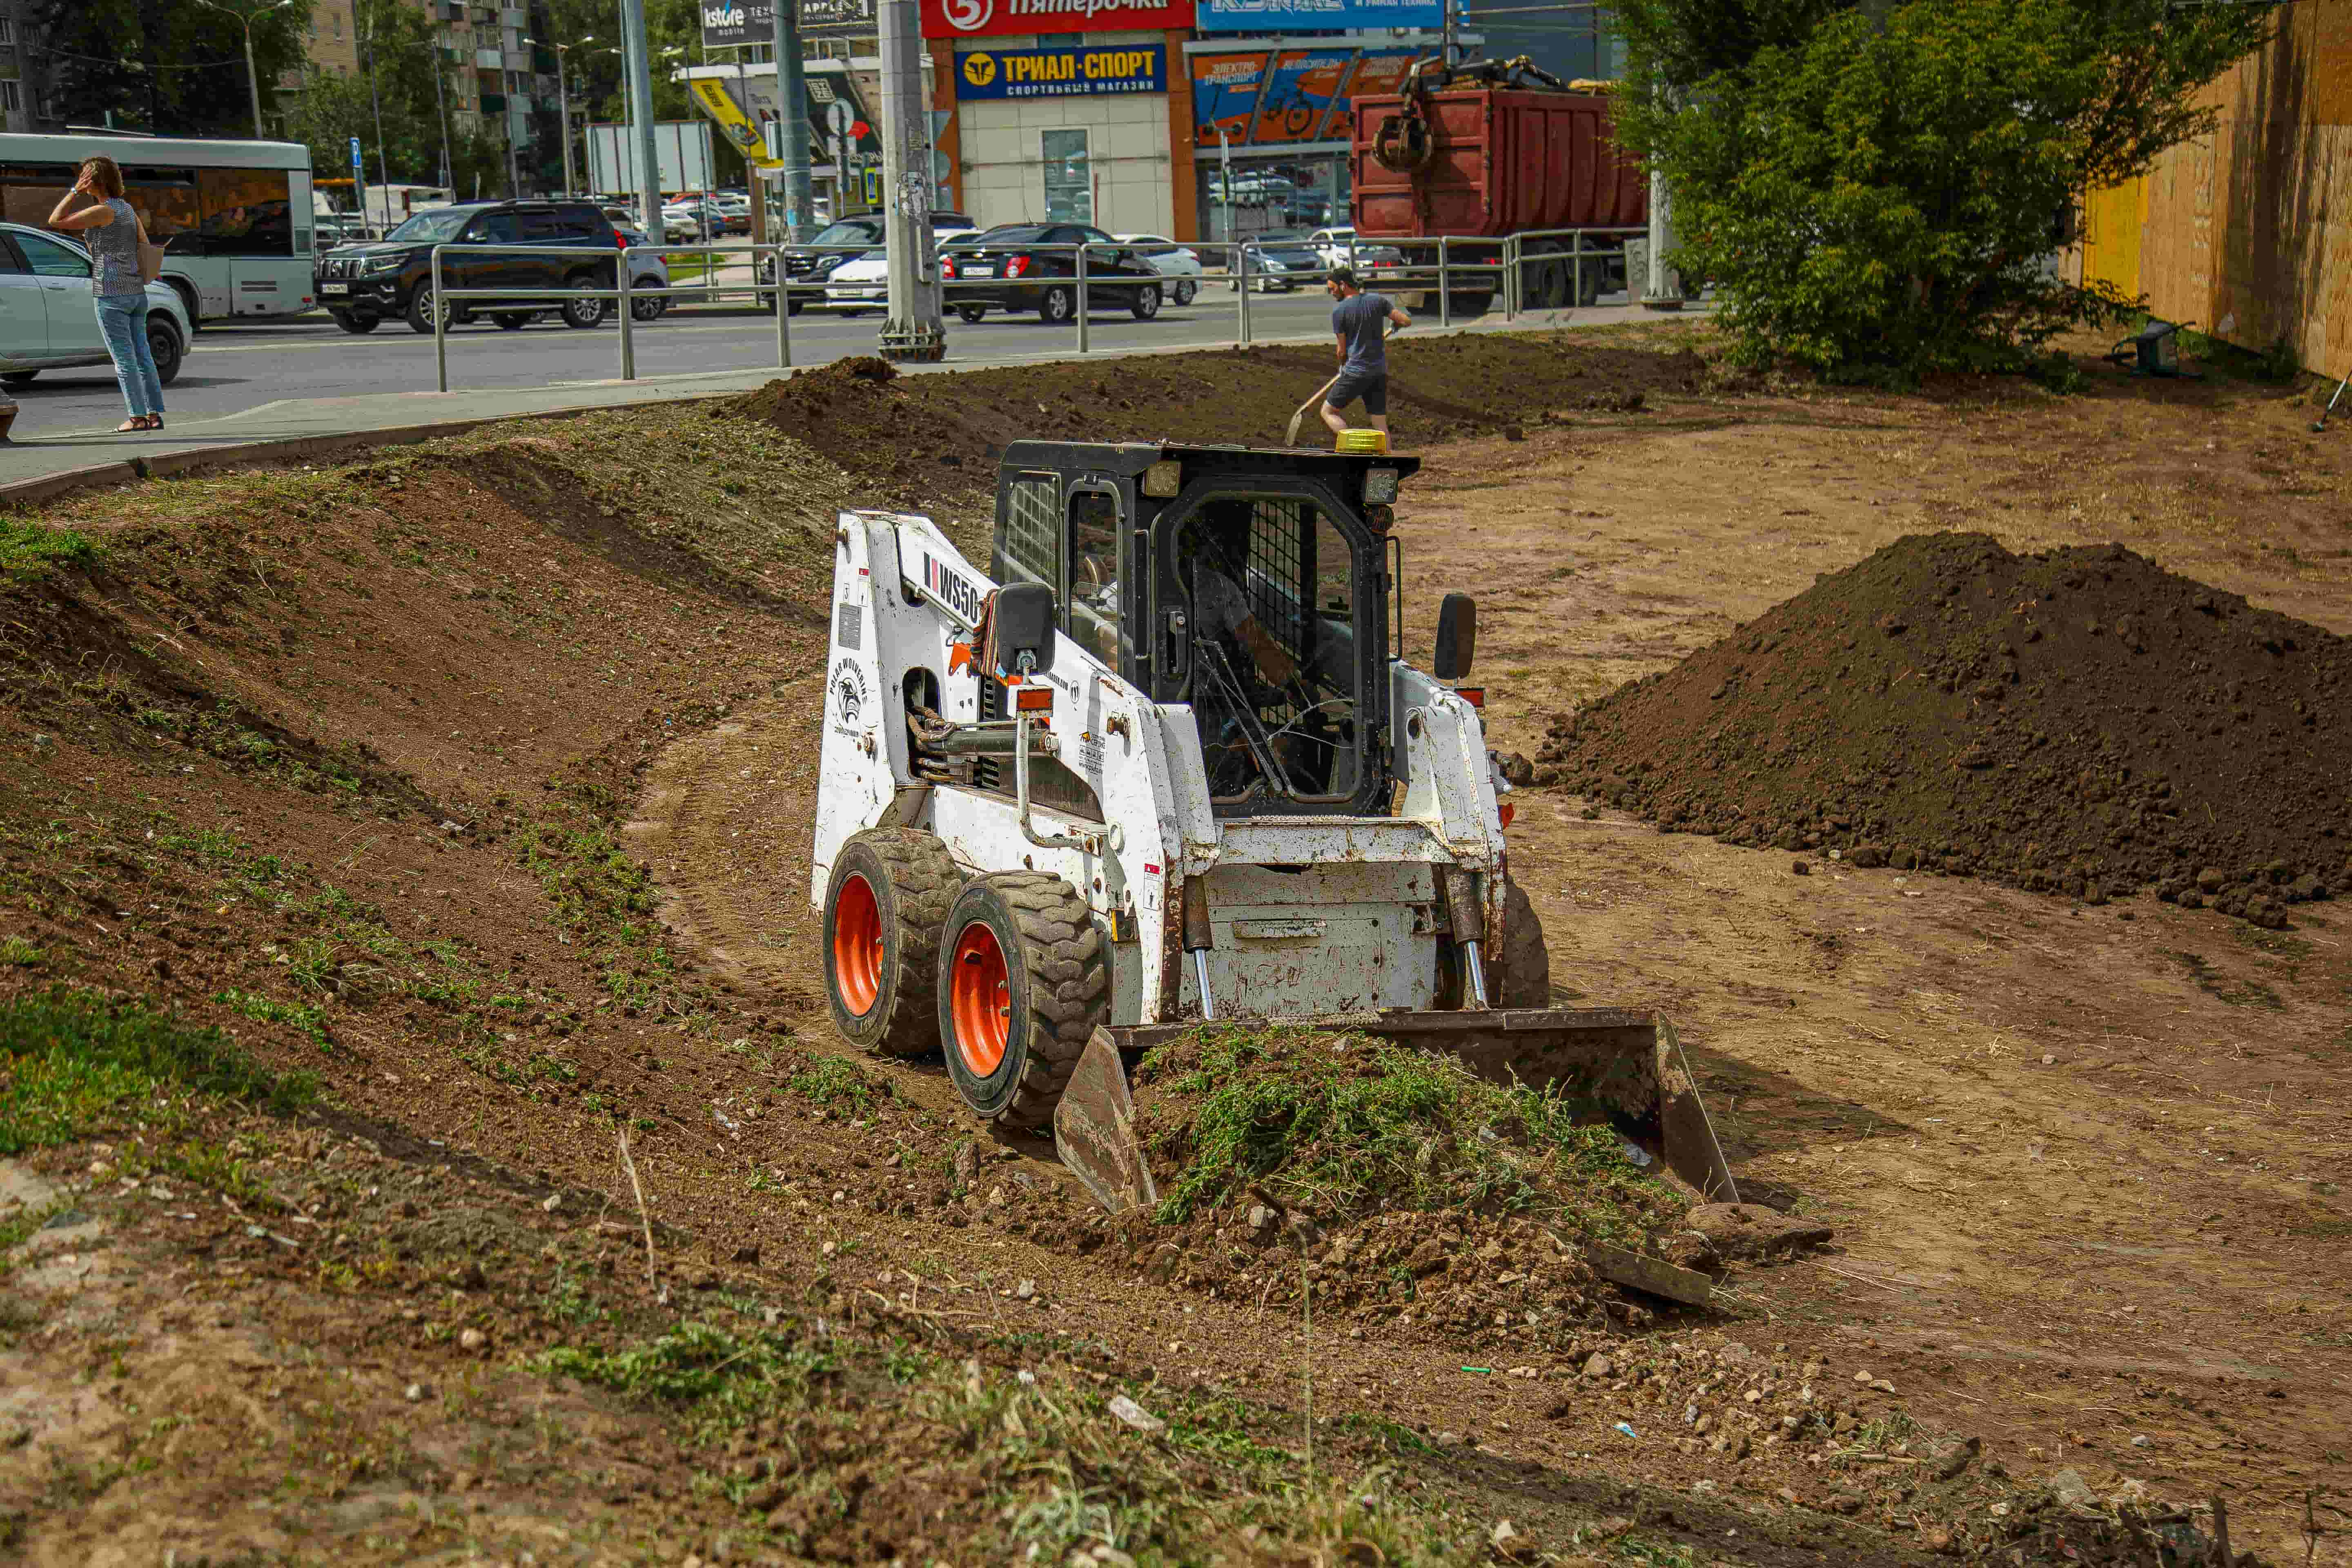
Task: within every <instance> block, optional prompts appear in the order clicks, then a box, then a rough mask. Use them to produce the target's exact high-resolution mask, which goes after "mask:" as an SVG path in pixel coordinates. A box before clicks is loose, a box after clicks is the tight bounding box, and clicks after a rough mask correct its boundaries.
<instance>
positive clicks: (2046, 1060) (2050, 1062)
mask: <svg viewBox="0 0 2352 1568" xmlns="http://www.w3.org/2000/svg"><path fill="white" fill-rule="evenodd" d="M2057 1065H2058V1058H2056V1057H2052V1056H2045V1057H2043V1058H2042V1066H2043V1067H2046V1068H2054V1067H2056V1066H2057Z"/></svg>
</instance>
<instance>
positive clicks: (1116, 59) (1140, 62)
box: [956, 44, 1168, 102]
mask: <svg viewBox="0 0 2352 1568" xmlns="http://www.w3.org/2000/svg"><path fill="white" fill-rule="evenodd" d="M1167 90H1168V50H1167V47H1166V46H1164V45H1161V44H1102V45H1097V46H1093V47H1084V48H1075V47H1074V48H1059V49H972V50H969V51H967V52H965V53H963V54H960V55H958V56H956V97H958V98H960V99H962V100H965V101H967V102H969V101H971V100H980V99H993V98H1093V97H1107V96H1116V95H1119V94H1125V93H1137V92H1166V91H1167Z"/></svg>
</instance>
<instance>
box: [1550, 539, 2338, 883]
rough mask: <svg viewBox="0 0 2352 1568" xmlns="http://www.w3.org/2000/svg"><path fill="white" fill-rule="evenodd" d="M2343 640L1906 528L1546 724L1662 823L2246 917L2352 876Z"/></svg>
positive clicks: (1855, 860)
mask: <svg viewBox="0 0 2352 1568" xmlns="http://www.w3.org/2000/svg"><path fill="white" fill-rule="evenodd" d="M2347 696H2352V645H2347V639H2345V638H2342V637H2336V635H2334V634H2333V633H2330V632H2327V631H2326V630H2323V629H2322V628H2320V627H2317V626H2309V625H2306V624H2305V623H2303V622H2300V621H2296V620H2293V619H2290V618H2289V617H2287V616H2282V615H2278V614H2275V613H2273V612H2272V611H2267V610H2261V609H2256V608H2254V607H2253V606H2252V605H2249V604H2247V602H2246V601H2245V600H2244V599H2242V598H2241V597H2239V596H2238V595H2234V594H2227V593H2223V592H2221V591H2220V590H2218V589H2214V588H2210V587H2207V586H2206V585H2204V584H2200V583H2195V582H2191V581H2189V579H2187V578H2184V577H2179V576H2175V575H2174V574H2170V573H2168V572H2166V571H2164V570H2163V569H2162V568H2160V567H2158V565H2157V564H2156V563H2154V562H2152V561H2148V560H2147V559H2145V558H2143V557H2141V556H2138V555H2136V554H2134V553H2132V552H2130V551H2128V550H2126V549H2125V548H2124V547H2123V546H2121V545H2116V544H2110V545H2105V546H2097V547H2077V548H2071V549H2064V550H2054V551H2051V552H2047V553H2044V554H2039V555H2015V554H2011V552H2009V551H2007V550H2005V549H2003V548H2002V547H2001V546H2000V544H1999V543H1998V542H1995V541H1993V540H1992V539H1990V538H1989V537H1986V536H1984V535H1982V534H1964V533H1952V534H1933V535H1915V536H1912V537H1909V538H1906V539H1901V540H1898V541H1896V542H1895V543H1893V544H1890V545H1888V546H1887V547H1886V548H1885V549H1884V550H1881V551H1879V552H1877V553H1876V554H1874V555H1873V556H1871V557H1870V558H1869V559H1867V560H1865V561H1863V562H1861V563H1858V564H1856V565H1854V566H1853V567H1850V568H1848V569H1847V570H1846V571H1843V572H1841V573H1838V574H1834V575H1832V576H1828V577H1824V578H1823V579H1822V580H1821V581H1820V582H1819V583H1817V584H1815V585H1814V586H1813V587H1812V588H1811V589H1810V590H1809V591H1807V592H1806V593H1803V594H1801V595H1798V596H1796V597H1795V598H1793V599H1790V600H1789V601H1787V602H1786V603H1784V604H1782V605H1778V606H1776V607H1775V608H1773V609H1772V610H1771V611H1769V612H1768V613H1767V614H1766V615H1764V616H1761V617H1759V619H1757V620H1756V621H1754V622H1752V623H1750V624H1749V625H1748V626H1742V627H1740V628H1739V629H1738V631H1736V632H1734V633H1733V634H1732V635H1731V636H1729V637H1726V638H1724V639H1723V640H1722V641H1721V642H1718V643H1716V644H1715V645H1713V646H1712V647H1706V648H1703V649H1701V650H1700V651H1699V652H1697V653H1696V654H1693V655H1692V656H1691V657H1690V658H1687V659H1685V660H1684V661H1683V662H1682V663H1681V664H1679V665H1677V666H1675V668H1672V669H1669V670H1665V671H1663V672H1661V673H1659V674H1656V675H1652V676H1647V677H1644V678H1643V679H1640V680H1637V681H1634V682H1632V683H1631V684H1629V685H1627V686H1624V687H1622V688H1620V689H1618V690H1616V691H1614V692H1612V693H1611V694H1610V695H1609V696H1607V697H1605V698H1603V699H1601V700H1599V701H1598V702H1595V703H1592V704H1591V705H1590V706H1588V707H1586V708H1585V709H1583V710H1580V711H1579V712H1577V713H1576V714H1574V715H1572V716H1570V718H1567V719H1565V720H1562V721H1559V722H1557V723H1555V724H1554V725H1553V726H1552V730H1551V733H1550V736H1549V740H1548V742H1547V743H1546V744H1545V746H1544V748H1543V749H1542V752H1541V753H1540V756H1539V758H1538V762H1539V764H1541V765H1540V766H1539V768H1538V773H1537V777H1538V780H1539V781H1540V782H1547V783H1559V784H1566V785H1567V786H1568V787H1570V788H1571V789H1574V790H1576V791H1578V792H1580V793H1581V794H1582V795H1586V796H1588V797H1591V798H1593V799H1597V800H1601V801H1605V802H1607V803H1609V804H1610V805H1615V806H1617V807H1619V808H1621V809H1623V810H1626V811H1630V812H1634V813H1637V814H1639V815H1641V816H1645V817H1649V818H1651V819H1653V820H1654V821H1656V822H1657V823H1658V824H1659V825H1660V826H1663V827H1664V828H1666V829H1667V830H1668V831H1670V832H1685V833H1706V834H1712V835H1715V836H1717V837H1720V838H1723V839H1726V840H1727V841H1728V842H1731V843H1736V844H1743V845H1757V846H1762V845H1771V846H1774V847H1779V848H1781V849H1788V850H1807V849H1820V848H1828V847H1837V848H1839V849H1841V850H1842V851H1843V853H1844V856H1845V858H1846V859H1847V860H1848V861H1850V862H1851V863H1852V864H1854V865H1857V866H1863V867H1870V866H1881V865H1891V866H1894V867H1897V868H1906V869H1907V868H1923V869H1929V870H1937V871H1943V872H1947V873H1950V874H1953V875H1976V876H1980V877H1986V878H1990V879H1994V880H1997V881H2001V882H2005V883H2008V884H2010V885H2011V886H2016V887H2021V888H2026V889H2032V890H2036V891H2063V892H2064V893H2066V894H2068V895H2070V896H2073V897H2077V898H2081V899H2084V900H2087V901H2091V902H2100V901H2104V900H2105V899H2107V898H2110V897H2113V896H2116V895H2117V894H2120V893H2124V892H2128V891H2132V890H2135V889H2154V890H2155V891H2156V892H2157V894H2158V897H2160V898H2164V899H2166V900H2170V901H2173V902H2177V903H2179V904H2182V905H2185V906H2189V907H2192V908H2193V907H2198V906H2200V905H2204V904H2211V905H2213V906H2214V907H2216V908H2218V909H2220V910H2223V911H2224V912H2226V913H2230V914H2234V915H2242V916H2243V917H2244V918H2246V919H2248V920H2252V921H2255V922H2257V923H2259V924H2264V925H2278V924H2282V923H2284V912H2283V910H2282V908H2281V906H2282V905H2284V904H2289V903H2294V902H2298V901H2301V900H2307V899H2317V898H2324V897H2326V896H2327V895H2328V894H2330V893H2332V892H2336V891H2341V890H2343V889H2347V888H2352V708H2347V702H2346V699H2347Z"/></svg>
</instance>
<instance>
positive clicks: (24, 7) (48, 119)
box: [0, 0, 65, 132]
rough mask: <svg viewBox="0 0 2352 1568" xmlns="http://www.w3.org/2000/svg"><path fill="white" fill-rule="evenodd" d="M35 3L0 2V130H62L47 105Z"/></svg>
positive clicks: (25, 0) (52, 108)
mask: <svg viewBox="0 0 2352 1568" xmlns="http://www.w3.org/2000/svg"><path fill="white" fill-rule="evenodd" d="M38 31H39V23H38V21H37V10H36V8H35V5H34V0H0V130H5V131H33V132H41V131H50V132H54V131H63V130H64V129H65V121H63V120H61V119H60V118H58V114H57V111H56V107H55V105H53V104H51V103H50V102H49V94H48V90H47V85H46V83H47V78H46V76H45V75H44V74H43V72H42V71H41V69H40V63H41V62H40V56H39V52H38V49H37V45H38V44H39V42H40V39H39V37H37V34H38Z"/></svg>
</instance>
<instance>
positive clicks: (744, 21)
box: [697, 0, 874, 49]
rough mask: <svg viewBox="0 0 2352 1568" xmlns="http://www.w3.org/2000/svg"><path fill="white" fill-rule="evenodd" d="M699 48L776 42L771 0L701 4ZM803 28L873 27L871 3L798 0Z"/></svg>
mask: <svg viewBox="0 0 2352 1568" xmlns="http://www.w3.org/2000/svg"><path fill="white" fill-rule="evenodd" d="M697 9H698V10H699V11H700V12H701V14H702V47H704V48H706V49H723V48H734V47H739V46H740V45H744V44H772V43H774V42H775V41H776V8H775V5H774V4H773V3H772V0H701V4H700V5H698V7H697ZM800 23H801V26H803V27H818V28H822V27H863V28H865V29H866V30H868V31H871V30H872V29H873V26H874V0H800Z"/></svg>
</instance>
